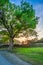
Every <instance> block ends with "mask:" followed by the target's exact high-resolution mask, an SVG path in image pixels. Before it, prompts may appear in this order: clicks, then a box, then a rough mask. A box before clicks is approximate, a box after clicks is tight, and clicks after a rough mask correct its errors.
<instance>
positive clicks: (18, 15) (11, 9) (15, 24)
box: [0, 0, 38, 49]
mask: <svg viewBox="0 0 43 65" xmlns="http://www.w3.org/2000/svg"><path fill="white" fill-rule="evenodd" d="M0 3H1V4H3V5H1V6H0V24H1V25H2V26H4V28H5V29H6V30H5V29H4V30H2V31H1V32H0V33H1V34H3V35H6V36H7V37H8V39H9V41H10V44H9V48H10V49H12V47H13V39H14V38H15V37H16V36H17V35H18V34H19V33H20V32H23V31H24V30H25V31H26V30H27V29H30V28H32V29H35V28H36V25H37V23H38V17H36V16H35V10H34V9H33V7H32V5H30V4H29V3H27V2H24V1H22V2H21V5H19V6H17V5H16V4H12V3H10V2H7V0H1V2H0ZM6 36H5V37H6Z"/></svg>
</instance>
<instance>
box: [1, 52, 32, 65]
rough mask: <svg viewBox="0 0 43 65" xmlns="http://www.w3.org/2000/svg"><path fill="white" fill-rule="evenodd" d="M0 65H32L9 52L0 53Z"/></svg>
mask: <svg viewBox="0 0 43 65" xmlns="http://www.w3.org/2000/svg"><path fill="white" fill-rule="evenodd" d="M0 65H31V64H29V63H26V62H24V61H22V60H21V59H19V58H18V57H16V55H15V54H11V53H9V52H7V51H0Z"/></svg>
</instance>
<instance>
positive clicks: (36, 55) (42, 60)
mask: <svg viewBox="0 0 43 65" xmlns="http://www.w3.org/2000/svg"><path fill="white" fill-rule="evenodd" d="M11 52H12V53H15V54H16V55H17V56H18V57H19V58H20V59H22V60H24V61H26V62H28V63H31V64H32V65H43V47H35V48H13V50H12V51H11Z"/></svg>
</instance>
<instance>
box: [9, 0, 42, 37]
mask: <svg viewBox="0 0 43 65" xmlns="http://www.w3.org/2000/svg"><path fill="white" fill-rule="evenodd" d="M20 1H21V0H10V2H12V3H15V4H17V5H20ZM25 1H27V2H29V3H30V4H31V5H33V8H34V9H35V13H36V16H38V17H40V19H39V23H38V25H37V27H36V31H37V33H38V38H42V37H43V0H25Z"/></svg>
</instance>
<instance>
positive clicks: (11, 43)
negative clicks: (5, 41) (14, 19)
mask: <svg viewBox="0 0 43 65" xmlns="http://www.w3.org/2000/svg"><path fill="white" fill-rule="evenodd" d="M9 41H10V43H9V50H12V48H13V38H10V40H9Z"/></svg>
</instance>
